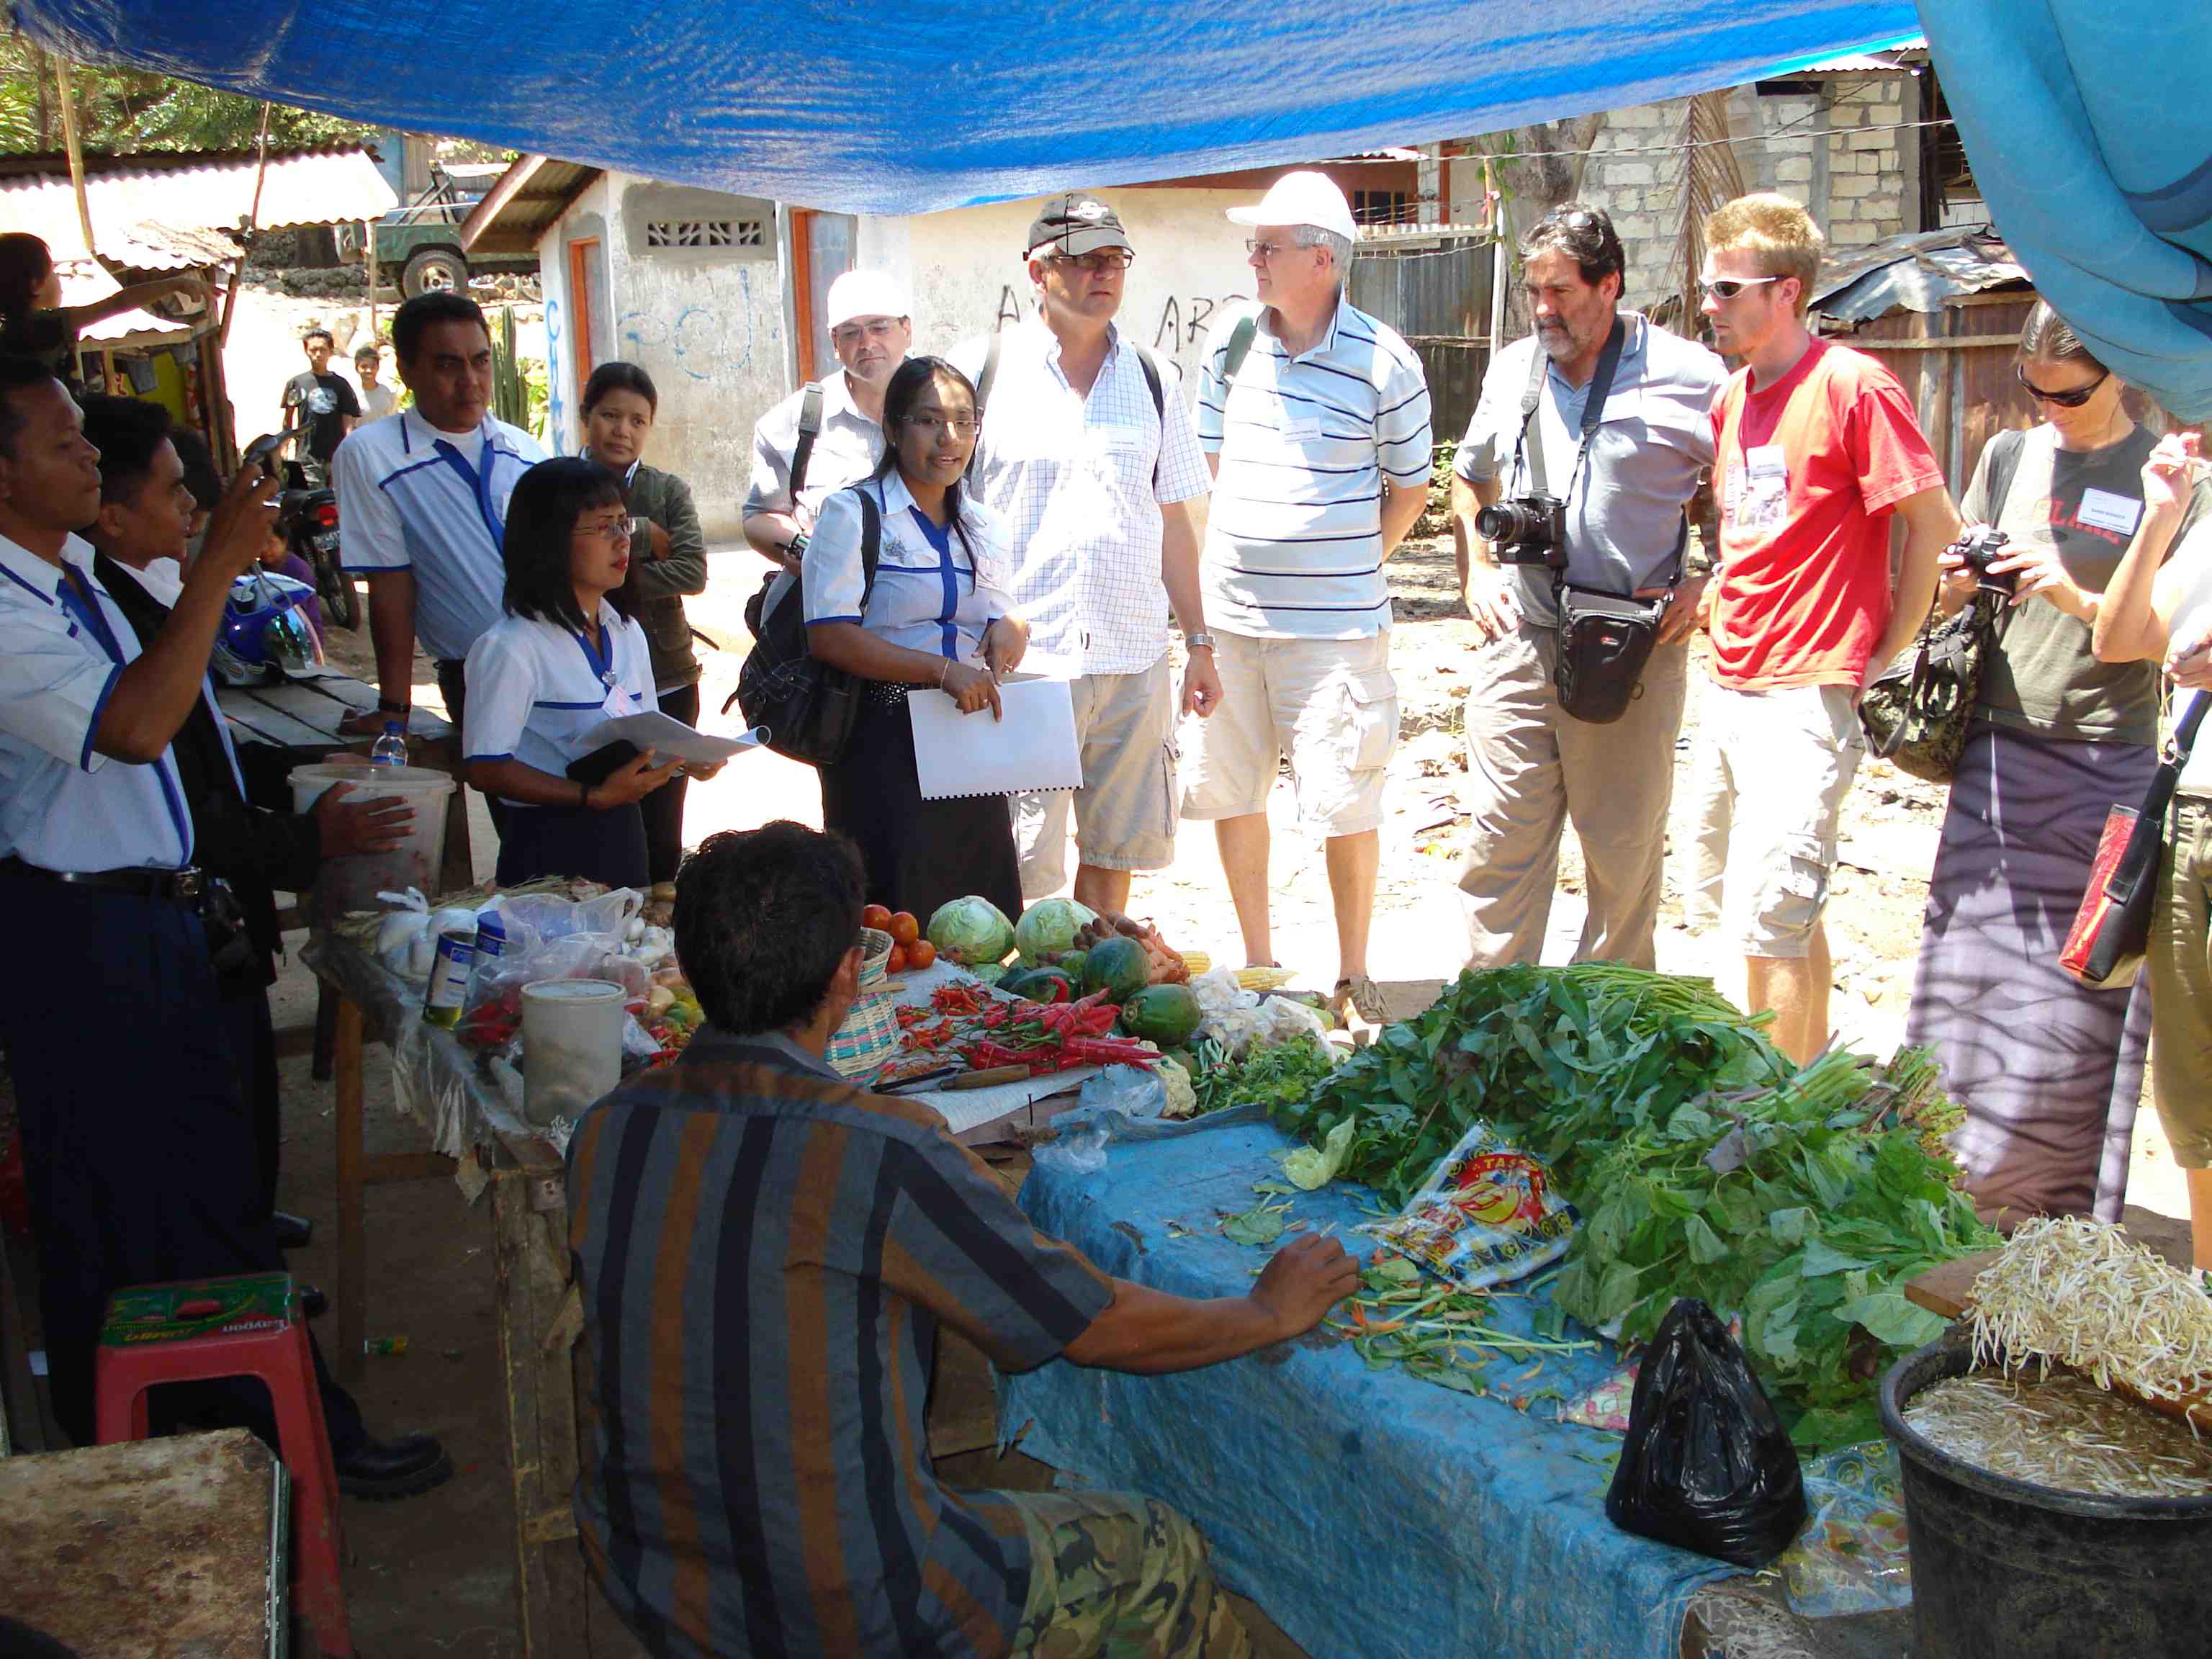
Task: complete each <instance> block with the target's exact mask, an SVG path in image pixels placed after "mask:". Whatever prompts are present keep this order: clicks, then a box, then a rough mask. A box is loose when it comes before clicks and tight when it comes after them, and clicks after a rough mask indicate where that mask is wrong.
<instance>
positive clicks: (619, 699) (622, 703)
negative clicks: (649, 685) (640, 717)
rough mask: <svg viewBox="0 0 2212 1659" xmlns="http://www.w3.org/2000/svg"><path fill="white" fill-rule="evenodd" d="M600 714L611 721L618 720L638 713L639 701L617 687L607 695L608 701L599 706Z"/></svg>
mask: <svg viewBox="0 0 2212 1659" xmlns="http://www.w3.org/2000/svg"><path fill="white" fill-rule="evenodd" d="M599 712H600V713H601V714H605V716H606V717H607V718H608V719H609V720H620V719H622V718H623V716H624V715H625V714H636V713H637V699H636V698H635V697H633V696H630V694H629V692H627V691H625V690H623V689H622V687H620V686H619V685H617V687H615V689H614V690H611V691H610V692H608V693H607V696H606V701H605V702H602V703H601V704H600V705H599Z"/></svg>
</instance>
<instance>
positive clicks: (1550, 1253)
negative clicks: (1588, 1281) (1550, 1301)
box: [1359, 1119, 1577, 1291]
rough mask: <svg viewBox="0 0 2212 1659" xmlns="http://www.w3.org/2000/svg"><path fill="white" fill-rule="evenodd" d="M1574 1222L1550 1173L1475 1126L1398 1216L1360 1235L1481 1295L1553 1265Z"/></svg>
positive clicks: (1572, 1209) (1487, 1130) (1479, 1123)
mask: <svg viewBox="0 0 2212 1659" xmlns="http://www.w3.org/2000/svg"><path fill="white" fill-rule="evenodd" d="M1576 1220H1577V1216H1576V1213H1575V1206H1573V1205H1571V1204H1570V1203H1568V1202H1567V1201H1566V1200H1565V1199H1564V1198H1561V1197H1560V1196H1559V1194H1558V1193H1557V1192H1556V1191H1554V1190H1553V1186H1552V1172H1551V1171H1550V1170H1547V1169H1546V1168H1545V1167H1544V1165H1543V1164H1541V1163H1539V1162H1538V1161H1537V1160H1536V1159H1534V1158H1531V1157H1530V1156H1529V1155H1528V1153H1526V1152H1522V1150H1521V1149H1520V1148H1519V1147H1517V1146H1513V1145H1512V1144H1511V1143H1510V1142H1509V1141H1507V1140H1506V1139H1504V1137H1503V1136H1501V1135H1500V1134H1499V1133H1498V1131H1497V1129H1496V1128H1495V1127H1492V1125H1490V1124H1488V1123H1486V1122H1484V1121H1482V1120H1480V1119H1477V1120H1476V1121H1474V1122H1473V1123H1471V1124H1469V1125H1468V1130H1467V1133H1465V1134H1463V1135H1462V1136H1461V1137H1460V1138H1459V1141H1458V1143H1457V1144H1456V1145H1455V1146H1453V1148H1452V1149H1451V1151H1449V1152H1446V1153H1445V1154H1444V1155H1443V1158H1440V1159H1438V1160H1437V1167H1436V1168H1435V1169H1433V1170H1431V1171H1430V1172H1429V1178H1428V1179H1427V1180H1426V1181H1424V1182H1422V1183H1421V1189H1420V1190H1419V1192H1417V1193H1415V1194H1413V1199H1412V1200H1411V1201H1410V1202H1408V1203H1407V1206H1406V1207H1405V1209H1404V1210H1403V1211H1401V1212H1400V1213H1399V1214H1397V1215H1395V1216H1394V1217H1392V1218H1390V1219H1389V1220H1388V1221H1376V1222H1370V1223H1369V1224H1368V1225H1365V1226H1364V1227H1362V1228H1361V1229H1360V1230H1359V1231H1362V1232H1364V1233H1366V1234H1368V1235H1369V1236H1370V1237H1374V1238H1377V1239H1380V1240H1381V1241H1382V1242H1383V1243H1384V1244H1385V1245H1386V1246H1388V1247H1389V1249H1393V1250H1395V1251H1396V1252H1397V1253H1398V1254H1399V1255H1403V1256H1406V1257H1407V1258H1408V1259H1410V1260H1411V1261H1413V1262H1415V1263H1416V1264H1417V1265H1419V1267H1424V1268H1425V1269H1426V1270H1427V1271H1428V1272H1430V1273H1434V1274H1435V1275H1436V1276H1437V1278H1439V1279H1443V1280H1445V1281H1446V1282H1447V1283H1449V1284H1451V1285H1456V1286H1458V1287H1459V1288H1460V1289H1461V1290H1462V1291H1484V1290H1488V1289H1489V1288H1490V1287H1491V1286H1492V1285H1510V1284H1511V1283H1512V1282H1513V1281H1514V1280H1515V1279H1525V1278H1527V1277H1528V1275H1529V1274H1530V1273H1534V1272H1536V1271H1537V1270H1538V1269H1540V1268H1542V1267H1549V1266H1550V1265H1551V1264H1552V1263H1553V1262H1554V1261H1558V1260H1559V1258H1560V1257H1561V1256H1563V1255H1565V1254H1566V1253H1567V1246H1568V1245H1569V1244H1570V1243H1572V1242H1573V1239H1574V1231H1575V1223H1576Z"/></svg>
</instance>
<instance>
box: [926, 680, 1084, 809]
mask: <svg viewBox="0 0 2212 1659" xmlns="http://www.w3.org/2000/svg"><path fill="white" fill-rule="evenodd" d="M999 702H1000V706H1001V707H1002V708H1004V709H1005V710H1006V718H1005V719H1004V720H993V719H992V718H991V711H990V710H989V709H988V708H986V709H984V710H983V711H982V713H981V714H962V713H961V712H960V705H959V704H958V703H957V702H953V700H952V699H951V697H949V696H946V695H945V693H944V692H942V691H933V690H929V691H924V690H916V691H909V692H908V693H907V699H906V707H907V713H908V716H909V717H910V718H911V719H912V720H913V721H914V761H915V770H916V772H917V773H918V774H919V775H920V778H921V795H922V799H924V800H950V799H953V798H954V797H956V796H960V795H1014V794H1023V793H1028V792H1029V791H1030V790H1036V789H1080V788H1081V787H1083V756H1082V752H1081V751H1080V750H1078V749H1077V748H1076V746H1075V704H1074V702H1073V700H1072V698H1071V696H1070V694H1069V689H1068V684H1067V682H1066V680H1043V679H1035V680H1007V681H1006V682H1005V683H1004V684H1001V685H1000V687H999Z"/></svg>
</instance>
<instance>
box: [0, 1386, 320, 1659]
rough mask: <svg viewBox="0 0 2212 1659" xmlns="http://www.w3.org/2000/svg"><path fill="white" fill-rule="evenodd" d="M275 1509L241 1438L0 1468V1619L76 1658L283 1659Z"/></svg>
mask: <svg viewBox="0 0 2212 1659" xmlns="http://www.w3.org/2000/svg"><path fill="white" fill-rule="evenodd" d="M288 1513H289V1504H287V1501H286V1483H285V1478H284V1468H283V1465H282V1464H281V1463H279V1462H277V1461H276V1455H275V1454H274V1453H272V1452H271V1451H270V1449H268V1448H267V1447H266V1446H264V1445H263V1444H262V1443H261V1442H260V1441H259V1440H258V1439H256V1438H255V1437H254V1436H253V1435H252V1432H251V1431H248V1430H246V1429H226V1430H223V1431H220V1432H218V1433H215V1434H185V1435H175V1436H172V1437H168V1438H167V1439H161V1440H136V1441H126V1442H125V1443H121V1444H118V1445H112V1446H87V1447H82V1448H81V1449H77V1450H75V1451H58V1452H46V1453H41V1454H39V1455H34V1456H27V1457H9V1458H0V1608H4V1611H5V1612H6V1613H7V1614H8V1616H9V1618H11V1619H15V1620H18V1621H20V1622H21V1623H22V1624H24V1625H27V1626H29V1627H30V1628H32V1629H33V1630H35V1631H38V1632H40V1633H41V1634H44V1635H46V1636H50V1637H52V1638H54V1639H55V1640H56V1641H58V1642H61V1643H64V1644H66V1645H67V1646H68V1647H69V1648H70V1650H72V1651H75V1652H77V1653H82V1654H85V1655H88V1656H89V1655H93V1654H152V1653H174V1654H187V1653H188V1654H192V1655H195V1656H204V1659H264V1656H270V1655H276V1654H280V1653H283V1652H284V1651H285V1650H286V1648H285V1645H284V1637H285V1632H284V1628H283V1610H284V1603H285V1600H286V1594H285V1591H286V1577H287V1573H288V1571H289V1569H288V1567H287V1549H286V1534H287V1528H286V1519H287V1516H288Z"/></svg>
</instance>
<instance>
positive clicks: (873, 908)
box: [860, 904, 891, 933]
mask: <svg viewBox="0 0 2212 1659" xmlns="http://www.w3.org/2000/svg"><path fill="white" fill-rule="evenodd" d="M860 926H861V927H873V928H875V929H876V930H877V931H878V932H879V933H889V932H890V928H891V913H890V910H889V909H888V908H885V907H884V906H883V905H880V904H870V905H866V906H864V907H862V908H861V911H860Z"/></svg>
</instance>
